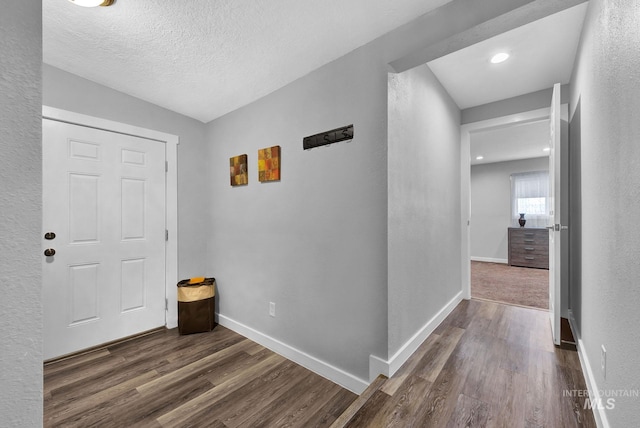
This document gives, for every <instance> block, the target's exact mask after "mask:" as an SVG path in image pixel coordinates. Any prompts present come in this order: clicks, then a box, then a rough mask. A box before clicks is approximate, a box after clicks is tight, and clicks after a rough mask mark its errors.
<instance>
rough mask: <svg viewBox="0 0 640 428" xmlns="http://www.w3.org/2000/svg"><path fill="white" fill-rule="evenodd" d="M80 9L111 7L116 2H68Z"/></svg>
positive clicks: (106, 0)
mask: <svg viewBox="0 0 640 428" xmlns="http://www.w3.org/2000/svg"><path fill="white" fill-rule="evenodd" d="M69 1H70V2H71V3H73V4H77V5H78V6H82V7H96V6H111V5H112V4H113V3H115V1H116V0H69Z"/></svg>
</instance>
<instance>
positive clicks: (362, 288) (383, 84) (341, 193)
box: [207, 0, 529, 380]
mask: <svg viewBox="0 0 640 428" xmlns="http://www.w3.org/2000/svg"><path fill="white" fill-rule="evenodd" d="M527 3H529V1H527V0H518V1H514V0H490V1H486V2H483V4H479V3H477V2H469V1H467V0H454V1H452V2H450V3H448V4H446V5H444V6H443V7H441V8H438V9H437V10H436V11H434V12H432V13H428V14H426V15H424V16H422V17H419V18H417V19H416V20H414V21H412V22H410V23H409V24H407V25H404V26H402V27H400V28H398V29H396V30H394V31H392V32H390V33H388V34H386V35H384V36H382V37H380V38H378V39H376V40H374V41H373V42H371V43H369V44H367V45H365V46H363V47H361V48H359V49H356V50H355V51H353V52H351V53H349V54H347V55H345V56H343V57H342V58H339V59H337V60H336V61H333V62H332V63H329V64H327V65H325V66H323V67H321V68H320V69H318V70H316V71H314V72H312V73H310V74H309V75H307V76H305V77H303V78H301V79H299V80H297V81H296V82H293V83H292V84H290V85H287V86H286V87H284V88H282V89H280V90H278V91H276V92H274V93H272V94H270V95H268V96H266V97H264V98H262V99H261V100H259V101H257V102H255V103H253V104H250V105H248V106H246V107H243V108H241V109H239V110H236V111H235V112H232V113H230V114H228V115H226V116H224V117H222V118H219V119H217V120H215V121H213V122H211V123H210V124H209V129H208V141H209V152H208V156H207V161H208V167H209V172H210V174H209V179H208V183H209V189H208V193H209V195H211V205H210V207H209V211H208V214H207V215H208V217H209V218H210V220H211V226H210V232H209V234H208V235H207V238H208V245H209V247H208V248H209V250H208V264H209V270H208V272H207V273H208V274H209V275H213V276H215V277H216V278H217V279H218V288H219V294H218V295H219V311H220V314H221V315H222V316H225V317H228V318H230V319H232V320H234V321H237V322H240V323H242V324H244V325H246V326H248V327H250V328H253V329H255V330H258V331H259V332H261V333H263V334H266V335H268V336H271V337H273V338H275V339H277V340H280V341H282V342H284V343H286V344H288V345H290V346H292V347H294V348H296V349H298V350H300V351H302V352H305V353H307V354H309V355H311V356H313V357H316V358H319V359H320V360H323V361H325V362H327V363H329V364H331V365H334V366H336V367H338V368H340V369H342V370H344V371H346V372H348V373H350V374H352V375H354V376H356V377H358V378H360V379H364V380H366V379H368V378H369V371H368V369H369V367H368V358H369V355H375V356H377V357H381V358H382V359H384V360H386V359H387V357H388V350H389V342H388V334H387V318H388V315H387V314H388V312H387V311H388V292H389V290H388V287H387V273H388V272H387V74H388V70H389V65H388V64H389V63H391V62H392V61H394V60H396V59H399V58H403V57H406V56H407V55H411V54H412V53H413V52H416V51H417V50H420V49H422V48H424V47H425V46H430V45H432V44H437V43H441V42H443V41H445V39H447V38H448V37H450V36H451V35H453V34H456V33H459V32H465V34H466V35H465V42H466V43H472V42H473V41H478V40H481V39H483V38H484V37H486V36H487V34H489V33H491V32H492V31H493V30H495V28H496V27H500V25H502V24H504V22H506V21H508V22H511V18H506V19H504V20H500V19H495V20H493V18H495V17H496V16H500V15H502V14H506V13H508V12H509V11H511V10H513V9H516V8H518V7H519V6H522V5H523V4H527ZM488 21H491V23H490V24H487V25H483V23H484V24H486V23H487V22H488ZM492 26H493V27H492ZM439 102H440V101H439ZM350 123H353V124H354V127H355V138H354V140H353V141H352V142H350V143H339V144H336V145H334V146H331V147H328V148H327V147H323V148H319V149H314V150H311V151H303V150H302V147H301V146H302V138H303V137H305V136H308V135H312V134H315V133H318V132H322V131H325V130H329V129H332V128H335V127H338V126H343V125H347V124H350ZM272 145H280V146H281V147H282V157H283V160H282V165H283V166H282V181H281V182H279V183H268V184H260V183H258V182H257V177H256V176H257V172H256V168H257V166H256V156H257V153H256V151H257V149H258V148H263V147H269V146H272ZM452 150H453V149H452ZM243 153H246V154H248V156H249V180H250V184H249V185H248V186H246V187H242V188H231V187H230V185H229V172H228V171H229V168H228V162H229V158H230V157H231V156H235V155H239V154H243ZM458 171H459V168H458ZM451 198H457V199H459V187H458V188H457V190H455V193H454V194H452V195H451ZM451 204H452V205H451V206H452V207H453V206H459V202H451ZM456 204H457V205H456ZM458 213H459V210H458V211H456V212H454V213H451V215H453V216H457V215H459V214H458ZM439 218H440V217H439ZM450 224H452V223H451V222H450V221H449V220H447V221H446V222H445V224H444V225H443V227H445V228H448V227H449V225H450ZM429 227H438V225H437V223H435V222H434V224H432V225H430V226H429ZM456 228H457V229H459V223H458V224H457V227H454V229H456ZM451 233H452V234H454V236H459V232H458V231H456V230H452V231H451ZM452 245H455V243H454V244H452ZM458 254H460V252H458ZM456 259H457V260H460V256H459V255H458V256H457V257H456ZM443 266H447V267H452V268H453V267H454V266H458V264H457V262H452V263H451V264H445V265H443ZM456 269H457V272H455V273H442V275H443V277H447V279H448V280H451V281H453V279H452V278H453V277H454V276H455V275H457V274H459V266H458V268H456ZM449 274H450V275H451V276H448V275H449ZM449 292H450V290H448V289H446V286H445V289H443V290H442V291H438V292H437V293H436V295H437V299H442V300H435V301H434V302H440V301H444V300H445V298H444V297H445V295H449ZM439 293H442V294H439ZM270 301H273V302H275V303H276V306H277V310H276V312H277V316H276V317H275V318H272V317H270V316H269V315H268V307H269V302H270ZM436 305H437V303H434V306H436ZM438 309H442V308H441V307H440V308H438ZM422 316H423V315H422V314H420V315H418V316H417V317H418V318H416V319H421V317H422ZM418 324H420V322H416V321H415V320H411V322H407V323H406V325H404V326H403V327H402V329H399V330H398V331H397V332H396V333H395V334H397V339H394V344H393V345H392V348H396V347H397V343H395V342H396V341H401V337H402V336H407V335H408V336H412V334H409V333H408V332H406V331H405V330H407V329H410V328H414V327H415V326H416V325H418ZM400 330H402V331H400ZM416 332H417V331H416ZM416 332H413V333H416Z"/></svg>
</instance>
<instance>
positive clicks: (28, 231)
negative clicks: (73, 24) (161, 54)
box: [0, 1, 42, 427]
mask: <svg viewBox="0 0 640 428" xmlns="http://www.w3.org/2000/svg"><path fill="white" fill-rule="evenodd" d="M2 6H3V7H2V13H0V69H1V71H2V76H1V77H0V132H1V134H2V138H0V150H1V152H2V155H0V183H1V185H0V207H2V208H1V210H2V211H1V212H2V221H0V284H2V298H0V325H1V326H2V327H0V385H2V386H1V387H0V426H3V427H37V426H42V298H41V293H42V288H41V283H42V278H41V263H42V253H41V248H40V245H41V244H40V243H41V242H42V239H41V236H40V232H41V230H42V226H41V224H42V173H41V169H42V149H41V147H42V146H41V144H40V141H41V129H42V126H41V121H40V111H41V84H40V65H41V61H42V4H41V2H40V1H18V2H5V3H3V5H2Z"/></svg>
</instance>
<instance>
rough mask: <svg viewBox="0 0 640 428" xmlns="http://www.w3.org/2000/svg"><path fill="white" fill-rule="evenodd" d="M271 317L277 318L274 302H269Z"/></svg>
mask: <svg viewBox="0 0 640 428" xmlns="http://www.w3.org/2000/svg"><path fill="white" fill-rule="evenodd" d="M269 315H271V316H272V317H275V316H276V304H275V303H274V302H269Z"/></svg>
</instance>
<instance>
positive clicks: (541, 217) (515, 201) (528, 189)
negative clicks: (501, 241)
mask: <svg viewBox="0 0 640 428" xmlns="http://www.w3.org/2000/svg"><path fill="white" fill-rule="evenodd" d="M548 204H549V172H548V171H534V172H523V173H517V174H511V223H512V226H519V225H518V218H520V214H522V213H524V214H525V219H526V220H527V226H529V227H545V226H547V224H548V222H549V208H548Z"/></svg>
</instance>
